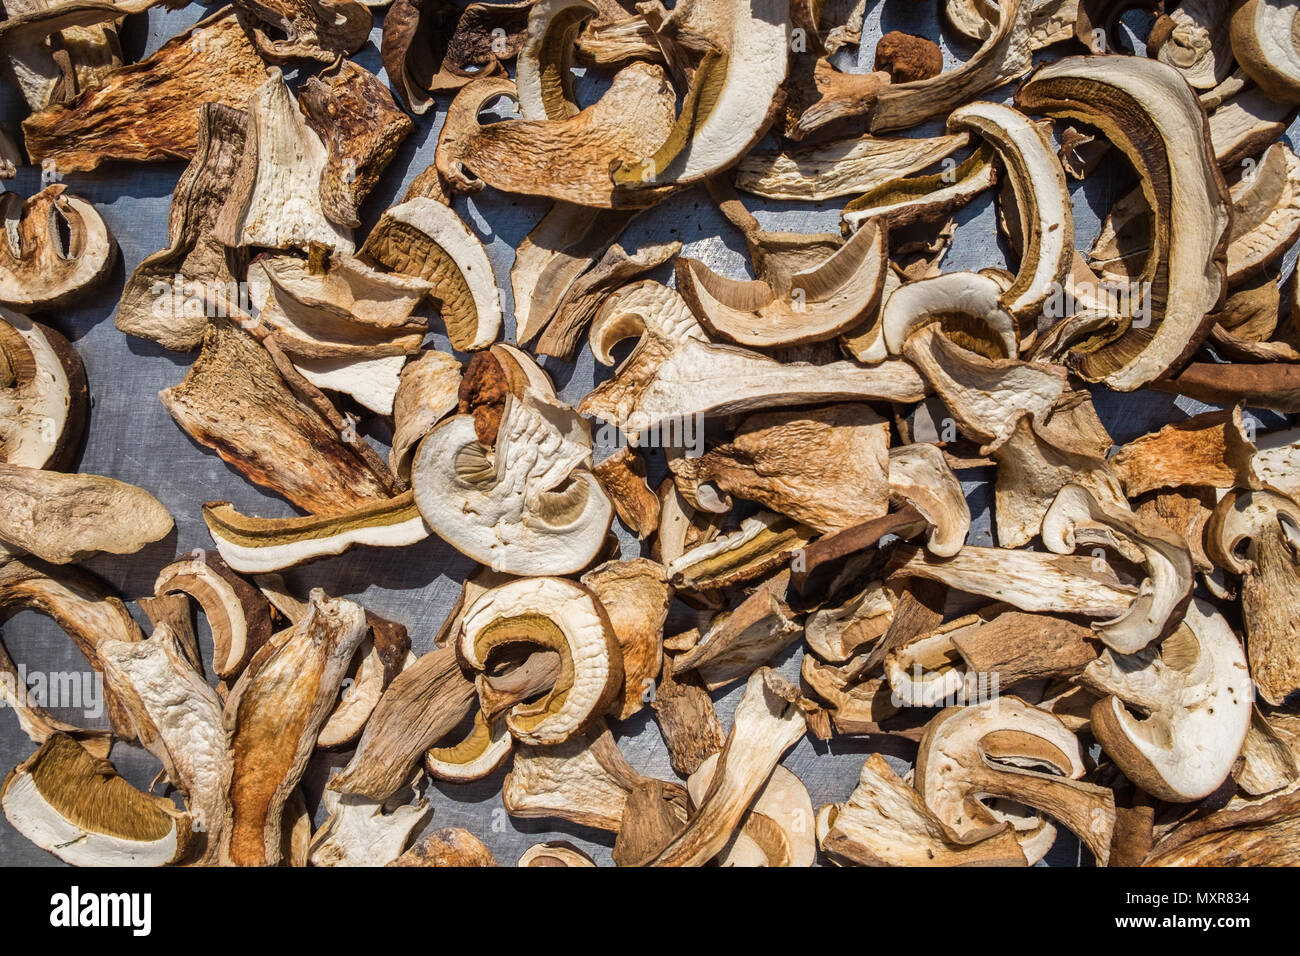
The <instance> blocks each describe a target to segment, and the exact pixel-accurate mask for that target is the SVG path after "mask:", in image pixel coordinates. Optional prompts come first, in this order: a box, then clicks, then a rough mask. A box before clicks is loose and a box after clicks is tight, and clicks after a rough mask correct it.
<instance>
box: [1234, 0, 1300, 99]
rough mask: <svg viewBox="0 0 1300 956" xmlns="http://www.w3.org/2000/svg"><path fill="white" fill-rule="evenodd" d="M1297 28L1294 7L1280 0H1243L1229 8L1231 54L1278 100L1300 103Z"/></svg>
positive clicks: (1299, 64) (1299, 44)
mask: <svg viewBox="0 0 1300 956" xmlns="http://www.w3.org/2000/svg"><path fill="white" fill-rule="evenodd" d="M1297 29H1300V28H1297V26H1296V10H1295V7H1294V6H1292V5H1291V4H1289V3H1285V2H1281V0H1245V2H1244V3H1239V4H1236V5H1234V9H1233V11H1232V20H1231V26H1230V30H1231V36H1232V55H1233V56H1234V57H1236V58H1237V63H1239V64H1240V65H1241V68H1242V69H1243V70H1245V71H1246V74H1247V75H1248V76H1249V77H1250V78H1251V79H1252V80H1254V81H1255V82H1256V83H1258V84H1259V87H1260V89H1262V90H1263V91H1264V92H1265V93H1267V94H1268V95H1269V96H1270V97H1272V98H1273V99H1275V100H1277V101H1278V102H1279V103H1288V104H1295V103H1300V40H1297V39H1296V32H1297Z"/></svg>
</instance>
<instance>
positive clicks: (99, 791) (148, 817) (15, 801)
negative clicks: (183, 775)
mask: <svg viewBox="0 0 1300 956" xmlns="http://www.w3.org/2000/svg"><path fill="white" fill-rule="evenodd" d="M0 806H3V807H4V812H5V816H6V817H7V818H8V820H9V822H10V823H11V824H12V825H13V827H14V829H16V830H17V831H18V832H19V833H21V834H22V835H23V836H25V837H27V839H29V840H31V841H32V842H33V843H35V844H36V845H37V846H39V847H41V848H42V849H45V850H48V851H49V852H50V853H53V854H54V855H55V856H57V857H58V858H59V859H61V860H63V861H64V862H65V863H71V864H72V865H73V866H166V865H167V864H169V863H172V862H175V861H176V860H178V859H179V858H180V857H181V856H183V855H184V853H185V849H186V843H187V841H188V839H189V837H190V833H189V823H188V821H187V820H186V818H185V815H184V814H181V813H179V812H177V810H176V808H175V807H173V806H172V803H171V801H170V800H166V799H163V798H162V797H155V796H151V795H150V794H147V793H141V792H140V791H139V790H136V789H135V788H134V787H132V786H131V785H130V784H129V783H127V782H126V781H125V780H123V779H122V778H121V777H119V776H118V775H117V771H116V770H114V769H113V765H112V764H110V763H109V762H108V761H107V760H104V759H97V758H95V757H92V756H91V755H90V754H89V753H87V752H86V750H85V749H84V748H83V747H82V746H81V744H79V743H77V742H76V741H75V740H73V739H72V738H71V737H68V736H66V735H64V734H52V735H51V736H50V738H49V739H48V740H47V741H45V743H44V744H42V745H41V748H40V749H39V750H37V751H36V753H34V754H32V756H30V757H28V758H27V759H26V760H24V761H23V762H22V763H20V764H19V765H18V766H17V767H15V768H14V769H13V771H11V772H10V774H9V776H7V777H6V778H5V781H4V784H3V785H0Z"/></svg>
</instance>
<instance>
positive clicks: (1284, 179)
mask: <svg viewBox="0 0 1300 956" xmlns="http://www.w3.org/2000/svg"><path fill="white" fill-rule="evenodd" d="M1297 62H1300V51H1297ZM1230 192H1231V196H1232V231H1231V233H1230V236H1231V239H1230V241H1229V243H1228V262H1227V270H1228V282H1229V283H1232V284H1236V283H1239V282H1242V281H1244V280H1245V279H1248V278H1250V277H1251V276H1253V275H1255V274H1257V273H1258V272H1259V271H1260V270H1262V269H1264V268H1265V267H1266V266H1269V265H1271V264H1272V263H1274V262H1276V261H1277V260H1278V259H1280V258H1281V257H1282V255H1283V254H1284V253H1285V252H1286V251H1287V250H1288V249H1290V248H1291V246H1292V244H1293V243H1294V242H1295V241H1296V238H1297V237H1300V156H1296V154H1295V153H1293V152H1292V151H1291V150H1290V149H1288V148H1287V147H1286V145H1285V144H1283V143H1274V144H1273V145H1272V146H1270V147H1269V148H1268V151H1267V152H1265V153H1264V155H1263V156H1262V157H1261V158H1260V160H1259V163H1258V165H1257V166H1255V167H1254V168H1253V169H1252V170H1251V172H1250V175H1249V176H1248V177H1245V178H1243V180H1242V182H1240V183H1238V184H1237V185H1236V186H1234V187H1233V188H1232V190H1231V191H1230Z"/></svg>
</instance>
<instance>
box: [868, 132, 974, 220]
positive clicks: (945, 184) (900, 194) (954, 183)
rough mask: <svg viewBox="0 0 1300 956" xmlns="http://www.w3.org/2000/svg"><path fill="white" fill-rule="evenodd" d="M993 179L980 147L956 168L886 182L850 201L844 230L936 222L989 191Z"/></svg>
mask: <svg viewBox="0 0 1300 956" xmlns="http://www.w3.org/2000/svg"><path fill="white" fill-rule="evenodd" d="M997 177H998V172H997V167H996V166H995V165H994V164H993V150H992V149H991V148H990V147H988V146H981V147H979V148H978V149H976V150H975V152H973V153H971V155H970V156H968V157H967V158H966V159H965V160H963V161H962V163H961V165H959V166H954V167H952V168H951V169H947V170H945V171H944V172H942V173H932V174H929V175H924V176H912V177H907V178H903V179H893V180H889V181H887V182H884V183H881V184H880V185H879V186H876V187H874V188H872V189H869V190H867V191H866V192H865V193H863V194H862V195H861V196H858V197H857V198H856V199H852V200H850V201H849V202H848V203H847V204H846V205H845V206H844V211H843V213H842V217H843V220H844V229H846V230H848V231H855V230H858V229H860V228H862V226H863V225H864V224H865V223H868V222H870V221H871V220H873V219H879V220H880V221H882V222H885V223H888V224H889V225H891V226H893V227H895V228H897V227H900V226H907V225H911V224H912V223H915V222H925V221H929V220H934V219H940V218H942V217H943V216H946V215H948V214H950V213H952V212H954V211H956V210H957V209H960V208H961V207H962V206H964V205H966V204H967V203H968V202H970V201H971V200H972V199H974V198H975V197H976V196H978V195H979V194H980V193H982V192H984V190H986V189H989V188H990V187H992V186H993V185H994V184H995V183H996V182H997Z"/></svg>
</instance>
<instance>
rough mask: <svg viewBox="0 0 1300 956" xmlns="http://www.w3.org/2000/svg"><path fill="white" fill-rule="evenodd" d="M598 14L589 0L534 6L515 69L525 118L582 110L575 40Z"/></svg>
mask: <svg viewBox="0 0 1300 956" xmlns="http://www.w3.org/2000/svg"><path fill="white" fill-rule="evenodd" d="M597 13H598V10H597V8H596V6H595V5H594V4H592V3H589V2H587V0H542V2H540V3H534V4H533V5H532V6H531V8H530V9H529V11H528V36H527V38H526V39H525V40H524V45H523V48H522V49H521V50H520V51H519V61H518V66H517V68H516V73H517V76H516V85H517V86H518V90H519V112H520V113H522V114H523V117H524V119H529V120H543V119H567V118H568V117H570V116H576V115H577V114H578V113H579V112H580V110H579V108H578V104H577V99H576V97H575V96H574V93H573V73H572V69H573V52H574V40H575V39H576V38H577V36H578V32H579V31H580V30H581V29H582V27H583V25H584V24H585V23H586V22H587V21H588V20H589V19H591V18H592V17H593V16H595V15H596V14H597Z"/></svg>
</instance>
